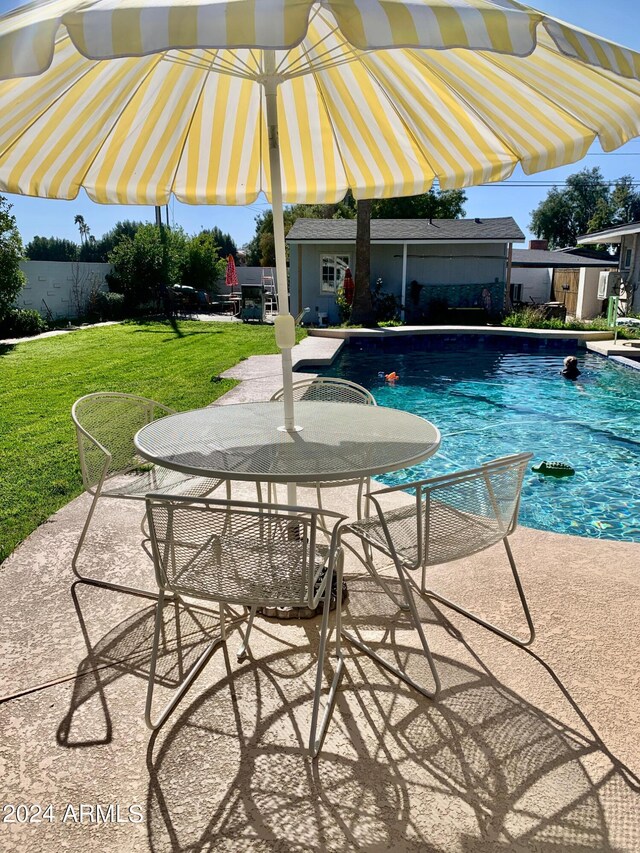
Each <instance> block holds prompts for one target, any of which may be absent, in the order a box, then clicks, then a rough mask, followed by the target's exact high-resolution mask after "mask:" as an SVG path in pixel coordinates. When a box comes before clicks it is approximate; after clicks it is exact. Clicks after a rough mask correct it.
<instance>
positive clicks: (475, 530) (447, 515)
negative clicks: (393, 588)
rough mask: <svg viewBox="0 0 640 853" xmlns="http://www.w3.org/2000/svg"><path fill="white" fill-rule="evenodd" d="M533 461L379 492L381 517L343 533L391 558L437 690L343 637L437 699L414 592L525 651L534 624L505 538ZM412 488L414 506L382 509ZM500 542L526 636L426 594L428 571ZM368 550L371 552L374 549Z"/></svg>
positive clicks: (504, 461) (516, 459) (523, 456)
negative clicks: (389, 497) (416, 578)
mask: <svg viewBox="0 0 640 853" xmlns="http://www.w3.org/2000/svg"><path fill="white" fill-rule="evenodd" d="M531 458H532V454H531V453H519V454H517V455H514V456H505V457H502V458H500V459H494V460H493V461H491V462H487V463H486V464H484V465H481V466H480V467H479V468H472V469H470V470H467V471H458V472H456V473H453V474H445V475H444V476H441V477H433V478H431V479H428V480H420V481H417V482H414V483H403V484H402V485H401V486H395V487H392V488H387V489H380V490H378V491H376V492H373V493H370V494H368V495H366V497H367V499H368V500H370V501H371V503H372V504H373V505H374V507H375V509H376V514H375V515H373V514H372V516H371V517H370V518H362V519H359V520H358V521H356V522H355V523H353V524H351V525H349V526H348V527H346V528H344V530H345V531H350V532H351V533H355V534H356V536H358V537H359V538H360V539H361V540H362V541H363V543H365V544H366V545H368V546H369V548H373V549H375V550H377V551H380V552H381V553H382V554H384V555H386V556H387V557H390V558H391V559H392V560H393V563H394V565H395V568H396V570H397V572H398V577H399V578H400V584H401V589H402V592H403V595H404V598H405V600H406V604H407V609H408V611H409V614H410V618H411V621H412V622H413V626H414V627H415V629H416V630H417V632H418V635H419V637H420V642H421V644H422V647H423V649H424V653H425V655H426V658H427V661H428V664H429V668H430V669H431V673H432V675H433V678H434V681H435V689H434V690H433V691H429V690H426V689H424V688H423V687H421V686H420V685H418V684H417V683H416V682H415V681H414V680H413V679H412V678H410V677H409V676H408V675H407V674H406V673H405V672H404V671H402V670H400V669H398V668H396V667H394V666H392V665H391V664H389V663H387V661H385V660H384V659H383V658H382V657H380V656H379V655H378V654H376V653H375V652H373V651H372V650H371V649H370V648H369V647H368V646H366V645H365V644H364V643H363V642H362V641H361V640H359V639H358V638H356V637H354V636H352V635H350V634H347V633H346V632H344V631H343V636H345V637H346V638H347V639H349V640H350V641H351V642H352V643H354V644H355V645H356V646H358V647H359V648H360V649H361V650H362V651H364V652H366V653H367V654H368V655H370V656H371V657H374V658H375V659H376V660H377V661H378V662H379V663H380V664H381V665H382V666H384V667H385V668H386V669H388V670H390V671H391V672H393V673H394V674H395V675H397V676H398V677H399V678H401V679H403V680H404V681H406V682H407V683H408V684H410V685H411V686H412V687H414V688H415V689H416V690H418V691H419V692H420V693H422V694H424V695H425V696H429V697H431V698H433V697H435V696H436V695H437V694H438V692H439V690H440V679H439V677H438V673H437V670H436V667H435V663H434V661H433V658H432V656H431V652H430V650H429V645H428V643H427V639H426V637H425V634H424V630H423V628H422V624H421V622H420V618H419V616H418V612H417V610H416V605H415V601H414V599H413V595H412V590H416V591H417V592H418V593H420V594H422V595H424V596H426V597H427V598H432V599H435V600H436V601H439V602H440V603H441V604H444V605H446V606H447V607H451V608H453V610H455V611H456V612H457V613H460V614H462V615H463V616H466V617H468V618H469V619H472V620H473V621H474V622H477V623H478V624H479V625H483V626H484V627H485V628H488V629H489V630H490V631H493V632H494V633H496V634H498V635H499V636H500V637H503V638H504V639H506V640H509V641H510V642H512V643H515V644H516V645H519V646H526V645H529V643H531V642H532V641H533V639H534V636H535V631H534V627H533V621H532V619H531V614H530V613H529V607H528V605H527V600H526V598H525V594H524V590H523V588H522V583H521V581H520V577H519V575H518V571H517V568H516V564H515V560H514V558H513V554H512V552H511V547H510V546H509V541H508V537H509V536H510V535H511V534H512V533H513V532H514V530H515V529H516V526H517V523H518V510H519V507H520V492H521V489H522V480H523V477H524V473H525V471H526V468H527V464H528V462H529V461H530V459H531ZM408 489H415V502H414V503H413V504H411V505H409V506H402V507H395V508H391V509H386V510H385V509H384V508H383V506H382V502H381V499H382V498H383V496H384V495H389V494H392V493H393V492H397V491H399V490H403V491H404V490H408ZM499 542H502V543H503V544H504V548H505V550H506V552H507V557H508V560H509V565H510V566H511V571H512V572H513V577H514V580H515V584H516V588H517V591H518V595H519V597H520V602H521V605H522V609H523V611H524V615H525V618H526V620H527V625H528V628H529V634H528V636H527V637H525V638H524V639H520V638H518V637H515V636H514V635H513V634H510V633H507V632H506V631H504V630H502V629H501V628H498V627H496V626H495V625H493V624H491V623H490V622H487V621H486V620H484V619H482V618H481V617H479V616H477V615H476V614H475V613H471V612H470V611H469V610H466V609H465V608H464V607H461V606H460V605H459V604H456V603H455V602H453V601H450V600H449V599H447V598H444V597H443V596H441V595H439V594H438V593H436V592H434V591H433V590H431V589H429V588H428V587H427V584H426V579H427V577H426V575H427V569H428V567H429V566H436V565H440V564H442V563H448V562H451V561H452V560H459V559H461V558H462V557H468V556H471V555H472V554H476V553H478V552H480V551H483V550H485V549H486V548H490V547H491V546H492V545H496V544H498V543H499ZM367 553H368V554H369V555H370V554H371V551H370V550H369V551H368V552H367ZM369 568H370V571H371V573H372V575H373V577H374V578H376V579H377V580H379V576H378V574H377V571H376V569H375V567H374V566H373V563H372V561H371V560H370V565H369ZM414 572H420V573H421V582H420V585H419V586H418V584H416V583H415V581H413V580H412V574H413V573H414ZM498 592H499V590H496V593H498ZM392 597H393V596H392Z"/></svg>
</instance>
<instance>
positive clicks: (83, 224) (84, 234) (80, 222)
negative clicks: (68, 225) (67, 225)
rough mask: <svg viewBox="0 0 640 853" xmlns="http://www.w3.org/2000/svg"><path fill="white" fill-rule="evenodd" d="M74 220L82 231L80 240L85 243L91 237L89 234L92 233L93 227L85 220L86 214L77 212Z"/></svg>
mask: <svg viewBox="0 0 640 853" xmlns="http://www.w3.org/2000/svg"><path fill="white" fill-rule="evenodd" d="M73 221H74V222H75V224H76V225H77V226H78V231H79V232H80V242H81V243H82V244H83V245H84V243H86V242H87V240H88V239H89V234H90V233H91V229H90V228H89V226H88V225H87V223H86V222H85V221H84V216H81V215H80V214H79V213H76V215H75V217H74V219H73Z"/></svg>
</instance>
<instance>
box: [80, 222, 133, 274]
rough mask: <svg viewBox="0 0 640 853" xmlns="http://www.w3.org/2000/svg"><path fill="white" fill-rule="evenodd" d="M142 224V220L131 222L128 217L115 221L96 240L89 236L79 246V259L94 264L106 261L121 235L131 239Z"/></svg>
mask: <svg viewBox="0 0 640 853" xmlns="http://www.w3.org/2000/svg"><path fill="white" fill-rule="evenodd" d="M144 224H145V223H144V222H133V221H131V220H130V219H125V220H124V221H123V222H116V224H115V225H114V226H113V228H112V229H111V230H110V231H107V232H106V233H105V234H103V235H102V237H100V238H99V239H97V240H96V239H95V238H94V237H93V236H91V237H89V239H88V240H87V241H86V242H85V243H83V244H82V246H81V247H80V260H81V261H89V262H91V263H94V264H99V263H103V264H105V263H108V262H109V255H110V253H111V252H112V251H113V250H114V249H115V247H116V245H117V244H118V243H119V242H120V240H121V239H122V238H123V237H130V238H131V239H133V238H134V237H135V236H136V232H137V230H138V229H139V228H142V226H143V225H144Z"/></svg>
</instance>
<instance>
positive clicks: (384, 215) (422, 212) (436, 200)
mask: <svg viewBox="0 0 640 853" xmlns="http://www.w3.org/2000/svg"><path fill="white" fill-rule="evenodd" d="M466 200H467V196H466V194H465V192H464V190H441V191H436V190H434V189H430V190H429V192H428V193H422V195H412V196H404V197H403V198H382V199H376V200H375V201H374V202H373V204H372V209H371V216H372V217H373V219H460V218H461V217H463V216H464V215H465V209H464V203H465V202H466Z"/></svg>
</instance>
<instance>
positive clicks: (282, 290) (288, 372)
mask: <svg viewBox="0 0 640 853" xmlns="http://www.w3.org/2000/svg"><path fill="white" fill-rule="evenodd" d="M264 70H265V75H266V76H265V81H264V94H265V102H266V112H267V115H266V118H267V134H268V144H269V168H270V172H271V208H272V211H273V239H274V244H275V255H276V278H277V283H278V316H277V317H276V320H275V329H276V343H277V344H278V346H279V348H280V351H281V355H282V388H283V395H282V397H283V403H284V428H285V429H286V430H287V432H297V431H298V430H299V429H300V427H296V425H295V420H294V411H293V366H292V357H291V350H292V349H293V347H294V346H295V342H296V330H295V321H294V319H293V317H292V316H291V314H290V312H289V291H288V287H287V256H286V251H285V241H284V206H283V203H282V172H281V169H280V143H279V140H278V101H277V97H278V81H277V77H276V59H275V51H273V50H265V51H264ZM287 499H288V502H289V503H290V504H295V503H296V487H295V483H288V484H287Z"/></svg>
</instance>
